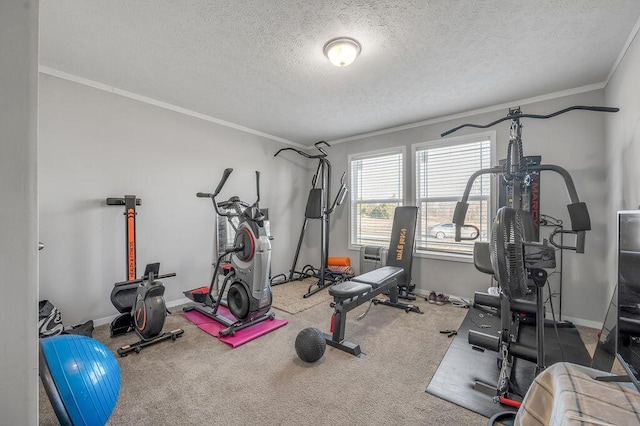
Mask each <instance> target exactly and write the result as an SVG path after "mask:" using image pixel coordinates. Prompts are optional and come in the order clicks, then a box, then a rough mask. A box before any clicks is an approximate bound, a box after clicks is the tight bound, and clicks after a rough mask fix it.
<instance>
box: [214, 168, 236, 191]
mask: <svg viewBox="0 0 640 426" xmlns="http://www.w3.org/2000/svg"><path fill="white" fill-rule="evenodd" d="M231 172H233V169H232V168H228V169H224V174H223V175H222V179H221V180H220V183H219V184H218V187H217V188H216V191H215V192H214V193H213V197H215V196H216V195H218V194H219V193H220V191H222V187H223V186H224V184H225V183H227V179H229V175H230V174H231ZM213 197H212V198H213Z"/></svg>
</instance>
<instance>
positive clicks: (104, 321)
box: [93, 297, 191, 327]
mask: <svg viewBox="0 0 640 426" xmlns="http://www.w3.org/2000/svg"><path fill="white" fill-rule="evenodd" d="M189 302H191V300H189V299H187V298H186V297H183V298H181V299H178V300H173V301H171V302H167V308H173V307H174V306H180V305H184V304H185V303H189ZM118 315H119V314H116V315H111V316H108V317H104V318H98V319H94V320H93V325H94V326H95V327H97V326H99V325H104V324H109V323H111V321H113V319H114V318H115V317H117V316H118Z"/></svg>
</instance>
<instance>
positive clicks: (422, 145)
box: [409, 130, 497, 263]
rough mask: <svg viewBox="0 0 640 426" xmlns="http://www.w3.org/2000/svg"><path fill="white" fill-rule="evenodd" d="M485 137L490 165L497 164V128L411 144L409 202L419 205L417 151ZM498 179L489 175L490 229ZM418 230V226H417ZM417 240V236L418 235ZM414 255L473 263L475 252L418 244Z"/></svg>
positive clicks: (461, 143) (488, 217) (477, 140)
mask: <svg viewBox="0 0 640 426" xmlns="http://www.w3.org/2000/svg"><path fill="white" fill-rule="evenodd" d="M484 139H489V166H488V167H492V166H493V165H494V164H496V151H497V147H496V140H497V137H496V132H495V130H491V131H486V132H480V133H473V134H469V135H464V136H454V137H449V138H443V139H437V140H431V141H426V142H418V143H414V144H412V145H411V193H410V197H409V200H410V201H409V202H410V203H411V204H412V205H414V206H417V205H418V204H417V201H418V200H417V188H418V183H417V178H418V173H417V164H416V153H417V152H418V151H421V150H424V149H433V148H443V147H447V146H452V145H463V144H465V143H473V142H479V141H481V140H484ZM496 191H497V189H496V179H495V176H494V175H489V202H488V215H487V219H488V221H489V229H490V228H491V222H492V220H493V217H494V216H495V212H496V208H497V206H496V203H497V197H496ZM462 195H463V194H462V193H460V196H459V198H458V201H460V199H461V198H462ZM416 231H417V228H416ZM416 240H417V237H416ZM414 256H416V257H421V258H428V259H437V260H447V261H458V262H465V263H473V254H463V253H453V252H447V251H434V250H419V249H418V248H417V246H416V249H415V250H414Z"/></svg>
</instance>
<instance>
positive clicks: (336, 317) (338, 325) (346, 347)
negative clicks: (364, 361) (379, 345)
mask: <svg viewBox="0 0 640 426" xmlns="http://www.w3.org/2000/svg"><path fill="white" fill-rule="evenodd" d="M343 308H344V305H336V311H335V312H334V314H333V318H332V327H333V334H332V335H329V334H327V333H323V334H324V340H325V341H326V342H327V345H329V346H332V347H334V348H336V349H340V350H341V351H344V352H347V353H350V354H351V355H355V356H359V355H360V354H361V353H362V351H361V350H360V345H358V344H357V343H353V342H349V341H347V340H344V331H345V326H346V323H347V313H346V312H344V311H343Z"/></svg>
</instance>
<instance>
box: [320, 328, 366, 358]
mask: <svg viewBox="0 0 640 426" xmlns="http://www.w3.org/2000/svg"><path fill="white" fill-rule="evenodd" d="M324 338H325V340H326V342H327V345H329V346H332V347H334V348H336V349H340V350H341V351H344V352H347V353H350V354H351V355H355V356H360V354H362V351H361V350H360V345H358V344H357V343H353V342H349V341H347V340H342V341H340V342H336V341H335V340H333V339H332V338H331V336H329V335H328V334H326V333H325V334H324Z"/></svg>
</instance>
